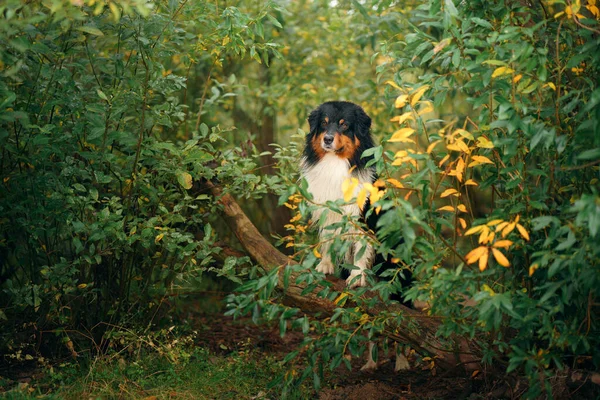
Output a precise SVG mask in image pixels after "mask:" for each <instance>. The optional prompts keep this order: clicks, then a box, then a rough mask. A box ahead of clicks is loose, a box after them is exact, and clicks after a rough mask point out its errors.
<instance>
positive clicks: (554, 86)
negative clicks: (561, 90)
mask: <svg viewBox="0 0 600 400" xmlns="http://www.w3.org/2000/svg"><path fill="white" fill-rule="evenodd" d="M546 85H548V87H549V88H550V89H552V90H554V91H556V85H554V83H552V82H548V83H547V84H546Z"/></svg>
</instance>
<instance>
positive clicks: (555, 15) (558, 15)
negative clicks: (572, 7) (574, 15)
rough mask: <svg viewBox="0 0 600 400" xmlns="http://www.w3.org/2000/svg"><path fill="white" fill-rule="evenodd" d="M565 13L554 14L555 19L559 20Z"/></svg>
mask: <svg viewBox="0 0 600 400" xmlns="http://www.w3.org/2000/svg"><path fill="white" fill-rule="evenodd" d="M564 13H565V12H564V11H561V12H558V13H556V14H554V18H558V17H560V16H561V15H563V14H564Z"/></svg>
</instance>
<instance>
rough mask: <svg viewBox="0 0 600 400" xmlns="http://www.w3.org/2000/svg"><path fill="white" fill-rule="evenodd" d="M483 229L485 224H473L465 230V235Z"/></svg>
mask: <svg viewBox="0 0 600 400" xmlns="http://www.w3.org/2000/svg"><path fill="white" fill-rule="evenodd" d="M483 229H485V225H479V226H474V227H472V228H471V229H469V230H468V231H466V232H465V236H469V235H474V234H476V233H478V232H481V231H482V230H483Z"/></svg>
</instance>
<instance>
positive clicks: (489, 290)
mask: <svg viewBox="0 0 600 400" xmlns="http://www.w3.org/2000/svg"><path fill="white" fill-rule="evenodd" d="M481 288H482V289H483V290H484V291H485V292H488V293H489V294H490V296H492V297H493V296H495V295H496V292H494V289H492V288H491V287H489V286H488V285H487V284H485V283H484V284H483V285H481Z"/></svg>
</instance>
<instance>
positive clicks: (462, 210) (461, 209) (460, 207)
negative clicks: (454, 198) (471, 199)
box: [456, 204, 467, 213]
mask: <svg viewBox="0 0 600 400" xmlns="http://www.w3.org/2000/svg"><path fill="white" fill-rule="evenodd" d="M456 208H457V209H458V211H461V212H464V213H466V212H467V207H465V205H464V204H459V205H458V206H456Z"/></svg>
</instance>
